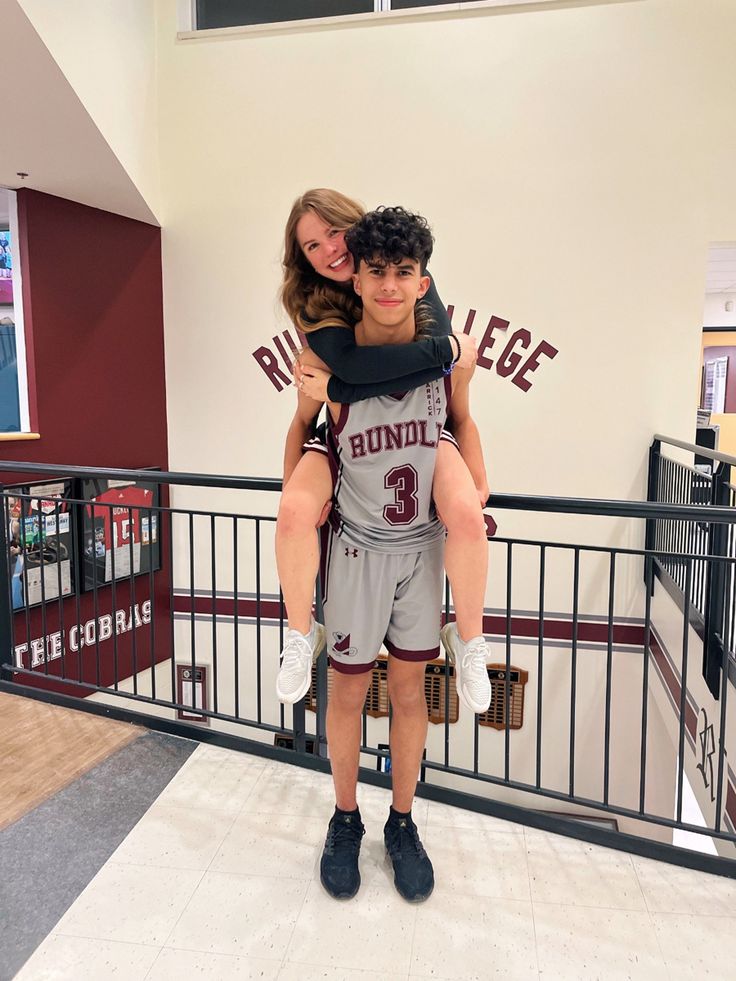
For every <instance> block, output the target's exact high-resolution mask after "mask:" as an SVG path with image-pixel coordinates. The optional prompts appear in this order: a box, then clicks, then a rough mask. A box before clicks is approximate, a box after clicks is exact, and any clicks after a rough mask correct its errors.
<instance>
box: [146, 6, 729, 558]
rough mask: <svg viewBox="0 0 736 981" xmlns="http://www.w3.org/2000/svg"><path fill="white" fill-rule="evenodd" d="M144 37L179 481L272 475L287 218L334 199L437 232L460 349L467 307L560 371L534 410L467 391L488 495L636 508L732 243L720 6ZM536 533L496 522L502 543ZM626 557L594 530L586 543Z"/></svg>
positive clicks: (534, 398) (683, 388)
mask: <svg viewBox="0 0 736 981" xmlns="http://www.w3.org/2000/svg"><path fill="white" fill-rule="evenodd" d="M158 12H159V20H158V34H159V49H158V58H159V69H160V97H161V102H160V130H159V132H160V147H161V165H162V187H163V211H164V213H165V215H166V222H165V229H164V277H165V304H166V330H167V390H168V397H169V417H170V420H171V431H170V447H171V463H172V467H175V468H177V469H179V468H181V469H198V470H199V469H201V470H209V471H221V472H228V473H230V472H239V473H249V474H259V475H267V476H270V475H277V474H278V473H279V472H280V465H281V446H282V440H283V434H284V433H285V430H286V427H287V424H288V420H289V418H290V415H291V411H292V408H293V398H292V395H291V393H290V392H289V391H283V392H281V393H278V392H277V391H276V390H275V388H274V387H273V386H272V384H271V383H270V382H269V381H268V379H267V378H266V376H265V375H264V374H263V372H262V371H261V369H260V368H259V367H258V365H257V364H256V362H255V360H254V359H253V357H252V352H253V351H254V350H255V349H256V348H257V347H259V346H261V345H264V344H265V345H269V344H271V341H270V338H271V337H272V336H273V335H274V334H276V332H277V331H281V330H284V329H285V328H286V327H287V326H288V325H287V324H286V322H285V320H284V318H283V316H282V315H281V314H280V312H279V309H278V305H277V302H276V299H275V295H276V291H277V288H278V284H279V255H280V244H281V242H280V239H281V234H282V228H283V224H284V221H285V218H286V214H287V212H288V209H289V206H290V203H291V201H292V200H293V198H294V197H295V196H296V194H298V193H299V192H300V191H301V190H303V189H304V188H306V187H309V186H314V185H328V186H329V185H332V186H337V187H339V188H341V189H343V190H345V191H347V192H349V193H352V194H354V195H356V196H358V197H360V198H361V199H362V200H363V201H364V202H365V203H366V204H367V205H376V204H378V203H382V202H383V203H386V202H388V203H403V204H406V205H408V206H410V207H413V208H416V209H418V210H420V211H422V212H423V213H425V214H426V215H427V216H428V217H429V218H430V219H431V221H432V223H433V225H434V229H435V232H436V237H437V248H436V254H435V258H434V260H433V262H432V268H433V272H434V273H435V276H436V279H437V281H438V284H439V287H440V291H441V294H442V295H443V297H444V299H445V300H446V301H447V302H449V303H452V304H454V305H455V308H456V314H455V316H456V318H457V320H458V323H459V326H462V324H463V323H464V322H465V317H466V315H467V312H468V310H469V309H470V308H474V309H476V310H477V317H476V325H475V329H474V332H476V333H480V332H481V331H482V329H483V328H484V327H485V324H486V323H487V321H488V318H489V316H490V315H491V314H495V315H497V316H500V317H503V318H505V319H506V320H509V321H510V322H511V327H510V330H513V329H515V328H516V327H526V328H528V329H529V330H530V331H531V333H532V335H533V339H534V342H535V343H536V342H538V341H539V340H542V339H545V340H547V341H548V342H549V343H550V344H551V345H553V346H554V347H555V348H557V349H558V350H559V353H558V355H557V357H556V358H555V359H554V360H548V359H544V358H542V359H541V364H540V367H539V369H538V370H537V371H536V373H535V374H533V375H531V376H530V378H531V380H532V381H533V385H532V387H531V389H530V390H529V391H528V392H526V393H524V392H522V391H521V390H520V389H519V388H517V387H516V386H515V385H513V384H512V383H511V381H510V380H509V379H503V378H501V377H499V375H497V374H496V373H495V370H493V371H485V370H483V369H478V372H477V375H476V378H475V380H474V382H473V401H474V412H475V416H476V418H477V420H478V423H479V425H480V429H481V432H482V435H483V442H484V446H485V450H486V454H487V458H488V462H489V470H490V472H491V484H492V487H493V488H494V489H496V490H499V491H519V492H526V493H531V492H539V493H548V494H570V495H582V496H601V497H624V498H639V497H641V496H642V495H643V493H644V486H645V485H644V481H645V461H646V450H647V446H648V444H649V441H650V438H651V436H652V434H653V433H654V432H665V433H671V434H673V435H675V436H678V437H680V438H687V439H690V438H692V436H693V411H692V402H691V398H690V397H689V395H684V396H683V398H682V399H681V400H678V399H676V398H673V394H672V393H673V392H683V393H690V392H691V391H692V389H691V387H690V386H691V385H692V381H691V379H692V371H693V364H694V363H697V358H698V348H699V344H700V340H699V338H700V320H701V317H702V302H703V282H704V265H705V257H706V254H707V244H708V242H710V241H714V240H728V239H730V238H733V229H731V230H730V232H728V231H727V229H726V227H725V226H724V224H723V221H724V219H723V216H724V214H727V213H728V212H729V204H730V203H731V202H733V200H734V197H735V196H736V191H735V190H734V186H733V181H732V179H731V176H732V168H733V165H734V164H735V163H736V144H735V142H734V136H733V127H732V125H731V107H730V106H729V103H728V101H727V99H726V96H725V93H726V92H727V91H728V90H729V89H730V86H731V84H732V79H733V68H732V64H731V61H732V59H731V58H730V41H729V38H730V37H732V36H733V31H734V29H736V7H734V5H733V4H731V3H730V2H725V0H705V2H703V3H699V4H697V5H693V4H692V3H690V2H689V0H635V2H631V3H611V4H605V3H603V4H600V3H595V4H592V5H585V4H582V5H575V6H569V5H565V4H562V5H560V6H558V7H554V8H552V9H544V10H534V11H529V10H528V9H527V10H525V11H523V12H522V11H520V10H514V9H513V8H506V9H504V10H503V11H500V12H498V11H497V12H496V13H494V14H493V15H490V14H481V15H477V14H476V15H470V14H466V15H463V16H452V17H443V16H439V15H438V16H437V17H435V18H433V19H432V18H430V19H424V20H418V21H413V22H405V23H400V24H381V25H378V26H370V27H366V26H360V27H355V28H351V27H346V28H341V29H339V30H326V29H325V30H319V29H315V30H311V31H308V32H305V33H302V34H275V35H272V36H266V37H262V36H259V37H255V36H252V37H243V36H241V37H235V38H229V39H227V40H219V41H211V40H193V41H176V40H175V37H174V33H175V30H176V22H175V2H174V0H162V2H161V3H160V4H159V6H158ZM730 210H731V211H732V209H730ZM499 346H500V342H499V343H497V344H496V347H495V348H494V350H493V351H492V352H490V354H489V356H490V357H495V356H496V354H497V353H498V352H499ZM486 353H488V352H486ZM574 526H575V522H574V521H571V522H570V523H569V527H571V528H572V530H573V531H574ZM543 528H544V529H546V530H547V531H549V529H550V521H549V518H548V517H546V516H533V515H526V516H523V517H521V516H515V515H504V523H503V529H504V531H507V532H509V533H520V532H521V531H522V530H523V531H524V532H525V533H528V534H530V535H532V534H535V533H537V532H539V531H540V530H541V529H543ZM587 533H588V532H587V529H586V534H587ZM627 534H629V533H628V532H625V531H624V530H623V527H622V526H621V525H620V524H619V523H617V522H611V521H608V522H605V523H601V525H600V527H599V529H598V530H596V531H595V532H594V538H595V540H603V541H605V540H608V539H609V538H613V539H615V540H618V541H620V540H621V537H622V535H623V536H624V537H625V536H626V535H627ZM634 537H635V538H636V540H637V541H640V540H641V529H640V528H639V529H638V530H637V531H636V532H635V535H634Z"/></svg>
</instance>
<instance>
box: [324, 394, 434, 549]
mask: <svg viewBox="0 0 736 981" xmlns="http://www.w3.org/2000/svg"><path fill="white" fill-rule="evenodd" d="M451 392H452V386H451V383H450V379H449V377H445V378H442V379H440V380H439V381H433V382H429V383H427V384H426V385H420V386H419V388H415V389H412V390H411V391H410V392H405V393H404V394H397V395H381V396H377V397H375V398H370V399H365V400H364V401H362V402H355V403H354V404H352V405H341V406H340V414H339V418H338V419H337V421H336V422H335V421H333V419H332V417H331V414H330V413H329V412H328V414H327V416H328V432H327V449H328V455H329V460H330V466H331V467H332V476H333V482H334V494H333V504H332V511H331V513H330V521H331V523H332V527H333V529H334V530H335V532H336V533H337V534H338V535H339V536H340V538H342V539H343V540H344V541H345V542H346V543H348V544H350V545H353V546H356V547H357V548H363V549H369V550H371V551H374V552H390V553H400V552H410V551H413V552H418V551H420V550H422V549H424V548H427V547H428V546H430V545H432V544H433V543H434V542H437V541H439V540H440V539H441V538H442V537H443V535H444V527H443V526H442V524H441V522H440V520H439V518H438V517H437V512H436V510H435V507H434V503H433V501H432V480H433V478H434V465H435V459H436V456H437V446H438V444H439V441H440V436H441V434H442V429H443V427H444V424H445V419H446V418H447V412H448V408H449V404H450V395H451Z"/></svg>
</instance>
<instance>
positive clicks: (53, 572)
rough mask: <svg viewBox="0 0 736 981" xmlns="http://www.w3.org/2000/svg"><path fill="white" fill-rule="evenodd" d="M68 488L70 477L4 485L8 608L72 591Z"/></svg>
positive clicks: (71, 486) (71, 521)
mask: <svg viewBox="0 0 736 981" xmlns="http://www.w3.org/2000/svg"><path fill="white" fill-rule="evenodd" d="M73 490H74V484H73V481H71V480H55V481H43V482H39V483H35V484H18V485H15V486H9V487H6V488H5V489H4V491H5V495H6V496H5V516H6V521H7V541H8V552H9V565H10V576H11V580H10V582H11V598H12V605H13V609H14V610H19V609H23V608H24V607H27V606H36V605H38V604H39V603H42V602H43V603H47V602H49V601H50V600H55V599H58V598H59V597H60V596H69V595H71V594H72V593H73V592H74V589H75V584H76V576H77V569H76V561H75V548H74V535H75V521H74V510H73V505H72V503H71V502H72V499H73Z"/></svg>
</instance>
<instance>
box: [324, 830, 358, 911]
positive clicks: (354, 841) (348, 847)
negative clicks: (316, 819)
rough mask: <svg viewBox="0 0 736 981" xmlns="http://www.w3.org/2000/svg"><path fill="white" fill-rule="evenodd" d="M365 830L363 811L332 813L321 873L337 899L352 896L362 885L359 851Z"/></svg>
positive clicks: (329, 890)
mask: <svg viewBox="0 0 736 981" xmlns="http://www.w3.org/2000/svg"><path fill="white" fill-rule="evenodd" d="M364 834H365V828H364V827H363V822H362V821H361V820H360V813H355V814H345V813H344V812H342V813H338V812H337V811H335V813H334V814H333V815H332V819H331V820H330V823H329V825H328V827H327V839H326V841H325V848H324V851H323V852H322V860H321V861H320V863H319V877H320V881H321V882H322V885H323V886H324V887H325V889H326V890H327V892H328V893H329V894H330V895H331V896H332V897H333V899H352V898H353V896H354V895H355V894H356V892H357V891H358V889H360V870H359V869H358V855H359V854H360V841H361V838H362V837H363V835H364Z"/></svg>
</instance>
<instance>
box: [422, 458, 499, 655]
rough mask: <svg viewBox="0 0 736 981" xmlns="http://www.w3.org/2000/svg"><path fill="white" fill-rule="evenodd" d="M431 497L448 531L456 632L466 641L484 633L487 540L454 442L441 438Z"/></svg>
mask: <svg viewBox="0 0 736 981" xmlns="http://www.w3.org/2000/svg"><path fill="white" fill-rule="evenodd" d="M432 496H433V497H434V502H435V504H436V505H437V510H438V511H439V513H440V516H441V518H442V522H443V524H444V525H445V527H446V528H447V542H446V544H445V569H446V570H447V578H448V579H449V580H450V586H451V587H452V601H453V604H454V607H455V620H456V622H457V629H458V632H459V634H460V636H461V637H462V639H463V640H470V639H471V638H472V637H478V636H480V635H481V634H482V633H483V607H484V605H485V595H486V579H487V577H488V541H487V538H486V527H485V522H484V520H483V511H482V510H481V507H480V502H479V501H478V494H477V492H476V489H475V484H474V483H473V478H472V477H471V476H470V471H469V470H468V468H467V467H466V466H465V462H464V460H463V458H462V457H461V456H460V453H459V451H458V449H457V447H456V446H455V444H454V443H452V442H450V440H447V439H441V440H440V442H439V446H438V448H437V462H436V464H435V469H434V481H433V482H432Z"/></svg>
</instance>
